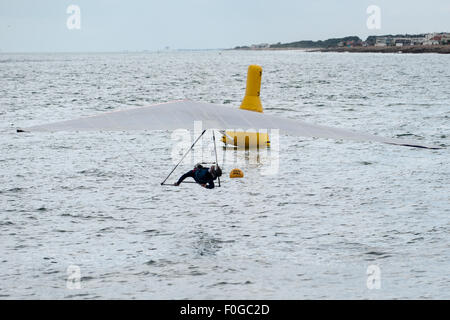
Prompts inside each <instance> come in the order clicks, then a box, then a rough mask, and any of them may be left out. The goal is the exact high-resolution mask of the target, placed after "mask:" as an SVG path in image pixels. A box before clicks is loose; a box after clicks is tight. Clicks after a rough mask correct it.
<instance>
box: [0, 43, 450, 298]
mask: <svg viewBox="0 0 450 320" xmlns="http://www.w3.org/2000/svg"><path fill="white" fill-rule="evenodd" d="M449 63H450V56H446V55H434V54H429V55H400V54H334V53H328V54H320V53H302V52H231V51H225V52H215V51H213V52H176V53H170V52H169V53H148V54H50V55H46V54H26V55H19V54H2V55H0V75H1V77H0V118H1V123H0V145H1V153H0V181H1V183H0V209H1V211H0V214H1V219H0V253H1V256H0V268H1V269H0V270H1V271H0V297H1V298H6V299H10V298H56V299H63V298H83V299H91V298H101V299H105V298H137V299H141V298H145V299H157V298H163V299H167V298H177V299H178V298H199V299H203V298H205V299H206V298H212V299H218V298H261V299H299V298H327V299H335V298H344V299H346V298H367V299H377V298H447V299H448V298H450V294H449V292H450V277H449V270H450V262H449V261H450V253H449V239H450V237H449V234H450V223H449V221H450V220H449V214H450V205H449V200H450V196H449V195H450V192H449V191H450V190H449V182H450V166H449V156H450V154H449V149H448V146H449V145H450V141H449V136H448V135H449V127H450V125H449V124H450V121H449V120H450V85H449V83H450V69H449V68H448V65H449ZM249 64H260V65H262V66H263V68H264V73H263V87H262V100H263V106H264V107H265V112H266V113H267V114H273V115H278V116H282V117H288V118H293V119H301V120H305V121H309V122H313V123H320V124H326V125H332V126H338V127H342V128H351V129H354V130H360V131H366V132H369V133H376V134H379V135H384V136H387V137H396V136H400V137H401V136H404V135H406V138H414V139H419V140H420V139H424V140H425V141H427V142H428V143H432V144H438V145H442V146H447V148H444V149H441V150H424V149H413V148H408V147H396V146H390V145H382V144H376V143H355V142H347V141H346V142H342V141H332V140H316V139H303V138H298V137H288V136H281V137H280V148H281V149H280V167H279V172H278V174H276V175H261V174H260V173H261V169H262V168H263V167H264V166H265V165H266V164H267V163H266V162H267V161H269V160H270V156H264V155H262V156H261V159H260V162H259V163H257V164H252V163H244V164H240V165H239V167H240V168H242V169H243V170H244V172H245V175H246V176H245V178H244V179H242V180H230V179H228V178H226V177H225V178H224V179H223V183H222V188H216V189H214V190H212V191H209V190H205V189H203V188H200V187H198V186H195V185H183V186H182V187H180V188H174V187H161V186H160V185H159V183H160V182H161V181H162V179H163V178H164V177H165V176H166V175H167V173H168V172H169V171H170V169H171V167H172V163H171V161H172V160H171V156H170V155H171V150H172V147H173V146H174V144H175V143H176V142H174V141H172V140H171V139H170V137H171V133H170V132H150V131H149V132H133V133H106V132H103V133H79V134H74V133H54V134H42V133H35V134H29V133H25V134H16V133H15V131H14V127H26V126H29V125H34V124H42V123H47V122H50V121H58V120H65V119H72V118H76V117H79V116H87V115H92V114H97V113H101V112H104V111H111V110H116V109H126V108H131V107H134V106H144V105H148V104H152V103H158V102H164V101H169V100H176V99H184V98H190V99H193V100H199V101H207V102H214V103H219V104H227V105H229V106H230V107H238V105H239V103H240V101H241V99H242V97H243V94H244V89H245V77H246V69H247V66H248V65H249ZM227 153H228V154H229V153H231V154H232V155H233V156H236V157H237V159H238V160H242V161H245V157H246V155H245V153H244V152H236V153H234V152H233V151H227V152H226V153H225V154H227ZM189 166H190V164H186V165H184V166H183V167H182V168H180V170H178V171H177V172H176V175H178V174H181V173H182V171H183V170H187V169H189ZM235 166H237V165H235V164H234V163H225V164H224V168H225V171H226V172H227V173H228V172H229V170H230V169H232V168H233V167H235ZM70 265H76V266H78V267H79V268H80V270H81V289H78V290H77V289H74V290H73V289H68V288H67V286H66V285H67V283H66V280H67V276H68V274H67V268H68V267H69V266H70ZM370 265H375V266H378V267H379V268H380V270H381V288H380V289H378V290H376V289H373V290H370V289H368V287H367V274H366V272H367V268H368V266H370Z"/></svg>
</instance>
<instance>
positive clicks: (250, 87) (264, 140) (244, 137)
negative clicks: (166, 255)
mask: <svg viewBox="0 0 450 320" xmlns="http://www.w3.org/2000/svg"><path fill="white" fill-rule="evenodd" d="M261 77H262V68H261V67H260V66H257V65H251V66H249V67H248V73H247V87H246V89H245V97H244V99H243V100H242V104H241V106H240V109H244V110H248V111H254V112H263V107H262V104H261V99H260V97H259V95H260V91H261ZM227 136H228V137H227ZM222 141H223V143H226V144H232V145H234V146H237V147H243V148H246V149H250V148H261V147H270V140H269V135H268V134H267V133H260V132H237V131H227V132H226V136H225V135H224V136H223V137H222Z"/></svg>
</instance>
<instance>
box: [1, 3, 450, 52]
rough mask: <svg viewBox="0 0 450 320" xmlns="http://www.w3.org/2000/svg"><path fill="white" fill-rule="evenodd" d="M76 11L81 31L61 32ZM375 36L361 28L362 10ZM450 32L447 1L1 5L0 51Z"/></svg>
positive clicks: (206, 45)
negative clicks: (70, 10) (372, 18)
mask: <svg viewBox="0 0 450 320" xmlns="http://www.w3.org/2000/svg"><path fill="white" fill-rule="evenodd" d="M71 4H75V5H78V6H79V7H80V9H81V29H80V30H69V29H68V28H67V26H66V21H67V18H68V17H69V14H67V13H66V10H67V7H68V6H69V5H71ZM372 4H374V5H378V6H379V7H380V8H381V23H382V25H381V30H368V29H367V27H366V20H367V17H368V15H367V13H366V9H367V7H368V6H369V5H372ZM435 31H447V32H450V1H449V0H428V1H423V0H422V1H418V0H369V1H366V0H340V1H339V0H309V1H305V0H278V1H275V0H165V1H162V0H160V1H156V0H120V1H119V0H70V1H66V0H39V1H36V0H0V50H1V51H3V52H11V51H12V52H18V51H34V52H36V51H47V52H48V51H122V50H130V51H134V50H157V49H162V48H164V47H166V46H169V47H171V48H185V49H194V48H199V49H206V48H229V47H234V46H237V45H245V44H252V43H263V42H268V43H275V42H278V41H281V42H290V41H297V40H318V39H327V38H331V37H342V36H347V35H357V36H360V37H362V38H365V37H366V36H368V35H371V34H386V33H423V32H435Z"/></svg>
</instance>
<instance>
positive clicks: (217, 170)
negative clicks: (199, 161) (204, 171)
mask: <svg viewBox="0 0 450 320" xmlns="http://www.w3.org/2000/svg"><path fill="white" fill-rule="evenodd" d="M209 172H210V173H211V175H212V176H213V178H214V179H215V178H217V177H220V176H222V169H220V167H219V166H218V165H217V164H216V165H214V166H211V168H210V169H209Z"/></svg>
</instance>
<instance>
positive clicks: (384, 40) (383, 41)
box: [375, 37, 387, 47]
mask: <svg viewBox="0 0 450 320" xmlns="http://www.w3.org/2000/svg"><path fill="white" fill-rule="evenodd" d="M386 46H387V38H385V37H383V38H377V39H376V41H375V47H386Z"/></svg>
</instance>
